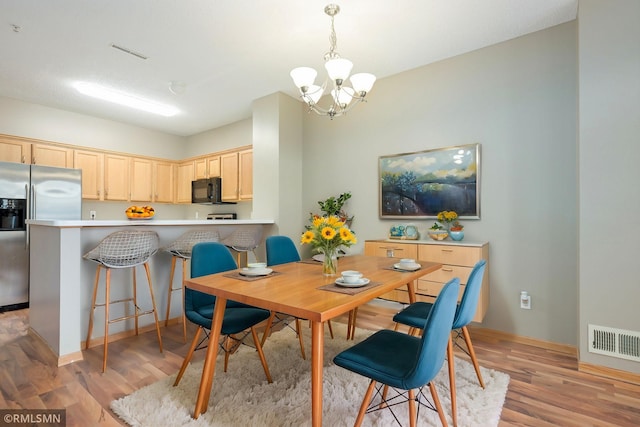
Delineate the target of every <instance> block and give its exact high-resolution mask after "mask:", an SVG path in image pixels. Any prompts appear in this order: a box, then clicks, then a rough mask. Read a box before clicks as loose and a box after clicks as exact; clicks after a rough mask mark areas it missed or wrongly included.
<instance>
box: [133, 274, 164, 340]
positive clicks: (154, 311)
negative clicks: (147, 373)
mask: <svg viewBox="0 0 640 427" xmlns="http://www.w3.org/2000/svg"><path fill="white" fill-rule="evenodd" d="M142 265H144V271H145V272H146V273H147V283H148V284H149V294H151V306H152V307H153V318H154V320H155V322H156V332H157V334H158V345H159V346H160V353H162V337H161V336H160V324H159V323H158V310H156V299H155V297H154V296H153V286H152V285H151V272H150V271H149V263H148V262H145V263H144V264H142ZM136 309H137V306H136ZM137 320H138V318H137V317H136V322H137Z"/></svg>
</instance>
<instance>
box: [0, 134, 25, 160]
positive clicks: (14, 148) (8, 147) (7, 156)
mask: <svg viewBox="0 0 640 427" xmlns="http://www.w3.org/2000/svg"><path fill="white" fill-rule="evenodd" d="M0 161H2V162H13V163H29V162H31V144H29V143H28V142H24V141H21V140H18V139H15V138H12V137H8V136H0Z"/></svg>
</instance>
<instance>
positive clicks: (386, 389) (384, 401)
mask: <svg viewBox="0 0 640 427" xmlns="http://www.w3.org/2000/svg"><path fill="white" fill-rule="evenodd" d="M388 393H389V386H388V385H386V384H385V385H384V387H383V388H382V396H381V397H382V401H381V402H380V406H379V408H380V409H382V408H384V407H386V406H387V394H388Z"/></svg>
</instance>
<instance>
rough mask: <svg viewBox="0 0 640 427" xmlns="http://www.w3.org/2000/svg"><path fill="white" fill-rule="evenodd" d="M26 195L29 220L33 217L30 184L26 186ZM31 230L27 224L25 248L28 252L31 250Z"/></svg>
mask: <svg viewBox="0 0 640 427" xmlns="http://www.w3.org/2000/svg"><path fill="white" fill-rule="evenodd" d="M24 193H25V196H26V201H27V219H31V217H32V216H33V215H32V212H31V194H32V193H31V192H30V191H29V184H25V185H24ZM29 228H30V225H29V224H25V229H26V230H27V232H26V233H25V240H24V247H25V249H27V250H28V249H29Z"/></svg>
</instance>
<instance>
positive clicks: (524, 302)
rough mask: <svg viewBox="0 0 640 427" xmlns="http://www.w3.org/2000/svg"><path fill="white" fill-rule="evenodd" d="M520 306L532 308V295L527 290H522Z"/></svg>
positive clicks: (526, 308) (527, 308)
mask: <svg viewBox="0 0 640 427" xmlns="http://www.w3.org/2000/svg"><path fill="white" fill-rule="evenodd" d="M520 308H524V309H525V310H531V295H529V293H528V292H527V291H522V292H520Z"/></svg>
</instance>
